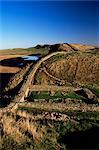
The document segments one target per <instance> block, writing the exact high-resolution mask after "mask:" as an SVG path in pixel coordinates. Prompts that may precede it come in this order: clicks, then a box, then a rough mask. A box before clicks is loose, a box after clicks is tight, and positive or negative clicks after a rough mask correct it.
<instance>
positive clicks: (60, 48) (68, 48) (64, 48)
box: [49, 43, 95, 52]
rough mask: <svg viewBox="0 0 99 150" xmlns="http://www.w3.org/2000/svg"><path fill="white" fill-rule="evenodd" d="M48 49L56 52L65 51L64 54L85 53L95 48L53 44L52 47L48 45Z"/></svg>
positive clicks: (80, 45)
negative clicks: (71, 52)
mask: <svg viewBox="0 0 99 150" xmlns="http://www.w3.org/2000/svg"><path fill="white" fill-rule="evenodd" d="M49 47H50V50H51V51H57V50H58V51H66V52H70V51H82V52H86V51H89V50H94V49H95V46H91V45H82V44H68V43H63V44H54V45H50V46H49Z"/></svg>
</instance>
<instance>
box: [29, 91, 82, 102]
mask: <svg viewBox="0 0 99 150" xmlns="http://www.w3.org/2000/svg"><path fill="white" fill-rule="evenodd" d="M29 98H30V99H45V100H48V99H52V100H53V99H60V98H61V99H64V98H65V99H66V98H72V99H81V100H83V99H84V97H82V96H79V95H77V94H76V93H74V92H71V93H68V94H66V95H62V94H61V92H57V93H55V94H54V95H53V96H51V95H50V94H49V92H48V91H43V92H40V93H37V92H32V93H31V95H30V97H29Z"/></svg>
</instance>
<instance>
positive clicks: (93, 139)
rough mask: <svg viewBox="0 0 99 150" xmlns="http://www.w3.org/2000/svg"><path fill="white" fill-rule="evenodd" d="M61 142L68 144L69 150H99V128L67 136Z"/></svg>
mask: <svg viewBox="0 0 99 150" xmlns="http://www.w3.org/2000/svg"><path fill="white" fill-rule="evenodd" d="M59 142H60V143H63V144H66V148H67V150H98V149H99V127H93V128H91V129H88V130H86V131H75V132H73V133H69V134H66V135H64V136H63V137H61V138H60V139H59Z"/></svg>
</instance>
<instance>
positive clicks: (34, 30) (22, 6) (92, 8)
mask: <svg viewBox="0 0 99 150" xmlns="http://www.w3.org/2000/svg"><path fill="white" fill-rule="evenodd" d="M0 3H1V9H0V10H1V16H0V17H1V20H0V26H1V28H0V33H1V34H0V40H1V44H0V49H4V48H14V47H31V46H34V45H36V44H47V43H49V44H53V43H60V42H62V43H63V42H68V43H82V44H92V45H99V18H98V17H99V16H98V15H99V12H98V9H99V8H98V7H99V3H98V1H97V2H96V1H49V2H48V1H43V2H42V1H2V2H0Z"/></svg>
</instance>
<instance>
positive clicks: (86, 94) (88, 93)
mask: <svg viewBox="0 0 99 150" xmlns="http://www.w3.org/2000/svg"><path fill="white" fill-rule="evenodd" d="M75 93H77V94H79V95H81V96H83V97H85V98H86V99H88V100H90V101H89V102H93V103H94V102H96V103H97V102H98V103H99V99H98V98H97V97H96V95H95V94H93V93H92V92H91V91H90V90H89V89H87V88H83V89H81V90H77V91H75Z"/></svg>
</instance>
